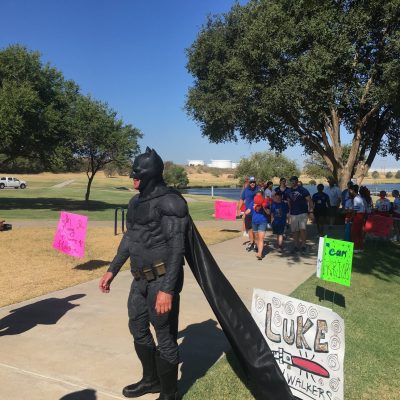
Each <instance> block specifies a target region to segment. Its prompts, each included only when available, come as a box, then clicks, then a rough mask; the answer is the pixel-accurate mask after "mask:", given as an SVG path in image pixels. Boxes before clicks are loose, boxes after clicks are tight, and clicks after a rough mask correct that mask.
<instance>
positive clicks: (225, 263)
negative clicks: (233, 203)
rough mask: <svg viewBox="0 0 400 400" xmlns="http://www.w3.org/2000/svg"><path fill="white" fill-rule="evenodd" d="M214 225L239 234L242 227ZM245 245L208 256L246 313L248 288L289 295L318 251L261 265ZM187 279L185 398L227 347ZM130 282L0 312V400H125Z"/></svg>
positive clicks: (132, 373) (219, 248) (124, 279)
mask: <svg viewBox="0 0 400 400" xmlns="http://www.w3.org/2000/svg"><path fill="white" fill-rule="evenodd" d="M200 224H202V225H208V224H210V225H212V224H213V221H211V222H203V223H199V225H200ZM214 224H215V222H214ZM217 225H218V226H219V227H220V228H221V229H240V225H241V221H234V222H219V223H218V224H217ZM243 241H244V238H243V237H240V238H236V239H233V240H229V241H226V242H223V243H219V244H217V245H213V246H210V249H211V252H212V254H213V255H214V257H215V258H216V260H217V262H218V264H219V266H220V267H221V269H222V270H223V272H224V273H225V274H226V276H227V277H228V279H229V280H230V281H231V283H232V285H233V286H234V287H235V289H236V290H237V292H238V293H239V295H240V297H241V298H242V299H243V301H244V302H245V304H246V305H247V306H248V307H250V303H251V296H252V290H253V288H255V287H256V288H263V289H266V290H274V291H277V292H280V293H282V294H289V293H290V292H292V290H293V289H295V288H296V287H297V286H298V285H299V284H300V283H302V282H303V281H304V280H305V279H306V278H308V277H309V276H310V275H311V274H312V273H313V272H314V271H315V264H316V257H315V254H316V247H315V245H312V246H311V247H310V252H309V253H310V254H309V255H308V256H306V257H301V258H294V257H292V256H289V255H285V254H284V255H279V254H278V253H275V252H273V251H271V252H270V253H269V254H268V255H267V256H266V257H265V258H264V260H262V261H258V260H257V259H256V257H255V253H247V252H246V251H245V249H244V245H243ZM185 272H186V276H185V285H184V289H183V291H182V297H181V315H180V334H179V337H180V339H179V341H180V353H181V358H182V364H181V367H180V376H181V381H180V390H181V391H183V392H185V391H187V389H188V388H189V387H190V386H191V385H192V384H193V383H194V382H195V381H196V379H198V378H200V377H201V376H203V375H204V374H205V373H206V372H207V370H208V369H209V368H210V367H211V366H212V365H213V364H214V363H215V362H216V361H217V360H218V359H219V358H220V357H221V356H222V355H223V354H224V351H225V350H226V349H227V348H228V345H227V342H226V339H225V337H224V335H223V333H222V331H221V330H220V328H219V327H218V324H217V322H216V320H215V317H214V315H213V313H212V311H211V309H210V307H209V306H208V303H207V302H206V300H205V298H204V296H203V294H202V292H201V290H200V289H199V287H198V285H197V283H196V281H195V280H194V278H193V276H192V274H191V272H190V270H189V268H187V267H186V268H185ZM130 281H131V276H130V273H129V271H125V272H122V273H120V274H119V275H118V276H117V278H116V279H115V281H114V282H113V285H112V290H111V292H110V293H109V294H108V295H105V294H102V293H100V292H99V290H98V289H97V284H98V282H97V280H96V281H91V282H87V283H83V284H80V285H77V286H74V287H71V288H68V289H65V290H60V291H57V292H54V293H50V294H48V295H45V296H41V297H38V298H35V299H32V300H29V301H26V302H23V303H19V304H14V305H11V306H7V307H3V308H0V336H1V338H0V354H1V358H0V399H7V400H20V399H28V400H61V399H62V400H78V399H81V400H96V399H97V400H111V399H122V398H123V396H122V395H121V394H120V393H121V388H122V387H123V386H125V385H126V384H129V383H132V382H134V381H136V380H139V379H140V375H141V369H140V367H139V364H138V360H137V358H136V356H135V354H134V350H133V344H132V339H131V337H130V334H129V331H128V327H127V313H126V300H127V295H128V290H129V285H130ZM142 398H143V400H152V399H155V398H157V396H155V395H147V396H143V397H142Z"/></svg>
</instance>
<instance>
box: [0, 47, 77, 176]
mask: <svg viewBox="0 0 400 400" xmlns="http://www.w3.org/2000/svg"><path fill="white" fill-rule="evenodd" d="M78 92H79V88H78V86H77V85H76V84H75V83H74V82H73V81H68V80H65V79H64V77H63V75H62V73H61V72H60V71H58V70H56V69H55V68H53V67H51V66H50V65H49V64H43V63H42V61H41V60H40V54H39V53H38V52H32V51H28V50H27V49H26V48H25V47H23V46H20V45H13V46H9V47H7V48H6V49H3V50H0V153H2V154H3V155H5V156H6V160H5V161H4V163H3V164H7V163H9V162H11V160H13V159H15V158H16V157H29V158H32V159H35V160H36V163H40V164H41V165H42V168H46V169H51V168H56V169H57V168H60V166H62V167H64V168H65V166H68V165H69V164H70V163H73V162H74V157H73V154H72V152H71V147H70V146H69V145H68V141H69V129H68V124H67V121H66V117H67V115H68V113H69V112H70V111H71V106H72V105H73V103H74V102H75V100H76V97H77V96H78Z"/></svg>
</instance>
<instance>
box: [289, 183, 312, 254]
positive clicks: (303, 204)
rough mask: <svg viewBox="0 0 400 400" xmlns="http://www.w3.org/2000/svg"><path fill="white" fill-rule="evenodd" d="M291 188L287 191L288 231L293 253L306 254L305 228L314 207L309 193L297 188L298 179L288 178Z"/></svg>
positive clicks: (301, 187)
mask: <svg viewBox="0 0 400 400" xmlns="http://www.w3.org/2000/svg"><path fill="white" fill-rule="evenodd" d="M290 183H291V188H290V191H289V208H290V229H291V231H292V232H293V239H294V248H293V253H296V252H298V251H299V248H300V250H301V252H302V253H305V252H306V239H307V233H306V226H307V221H308V217H309V215H310V218H311V220H313V211H314V205H313V202H312V200H311V196H310V192H309V191H308V190H307V189H305V188H304V187H303V186H299V178H298V177H297V176H292V177H291V178H290Z"/></svg>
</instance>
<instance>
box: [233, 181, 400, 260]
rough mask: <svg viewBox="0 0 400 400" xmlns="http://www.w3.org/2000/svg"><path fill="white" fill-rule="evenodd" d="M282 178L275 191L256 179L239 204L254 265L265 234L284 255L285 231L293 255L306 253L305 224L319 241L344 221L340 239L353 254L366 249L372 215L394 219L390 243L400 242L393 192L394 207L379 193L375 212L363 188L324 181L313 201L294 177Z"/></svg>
mask: <svg viewBox="0 0 400 400" xmlns="http://www.w3.org/2000/svg"><path fill="white" fill-rule="evenodd" d="M289 182H290V186H287V185H286V183H287V181H286V178H281V179H280V181H279V186H277V187H276V188H274V187H273V182H272V181H268V182H266V183H265V184H264V185H262V184H257V181H256V179H255V178H254V177H250V178H248V179H246V180H245V183H244V187H243V190H242V192H241V196H240V200H239V203H238V210H237V212H238V215H243V217H244V230H245V232H246V234H248V236H249V244H248V246H247V247H246V250H247V251H255V252H256V257H257V259H258V260H262V258H263V250H264V238H265V233H266V231H267V229H272V232H273V234H275V235H276V238H277V242H276V248H277V250H278V251H280V252H282V250H283V239H284V233H285V232H288V231H289V230H290V231H291V232H292V235H293V239H294V247H293V249H292V252H293V253H297V252H301V253H303V254H304V253H305V252H306V239H307V230H306V225H307V222H308V220H310V221H311V222H315V224H316V227H317V231H318V235H319V236H323V235H324V234H325V226H326V225H327V224H328V227H329V228H332V226H333V225H334V224H335V223H336V222H337V219H338V218H343V217H344V222H345V234H344V238H345V240H348V241H353V242H354V249H355V252H356V253H357V252H361V251H363V248H364V237H365V234H364V225H365V222H366V220H367V218H368V215H370V214H371V213H377V214H379V215H383V216H390V217H392V218H393V229H394V239H395V240H400V199H399V191H398V190H394V191H393V192H392V196H393V198H394V201H393V203H391V202H390V201H389V199H388V198H387V197H386V192H385V191H381V192H380V197H379V199H378V200H377V202H376V204H375V206H374V204H373V202H372V199H371V195H370V192H369V190H368V188H367V187H365V186H361V187H359V186H358V185H356V184H354V183H353V182H352V181H350V182H348V184H347V189H345V190H344V191H343V192H342V191H341V190H340V189H339V188H338V186H337V185H336V184H335V180H334V179H333V178H332V177H330V178H328V179H327V183H328V185H327V186H324V185H323V184H319V185H317V192H316V193H315V194H314V195H313V196H311V195H310V193H309V191H308V190H307V189H306V188H304V187H303V185H302V183H301V181H299V179H298V177H297V176H292V177H291V178H290V179H289Z"/></svg>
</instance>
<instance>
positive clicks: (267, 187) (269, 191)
mask: <svg viewBox="0 0 400 400" xmlns="http://www.w3.org/2000/svg"><path fill="white" fill-rule="evenodd" d="M273 184H274V183H273V182H272V181H268V182H267V184H266V185H265V186H264V197H265V198H268V197H269V198H270V199H272V186H273Z"/></svg>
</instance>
